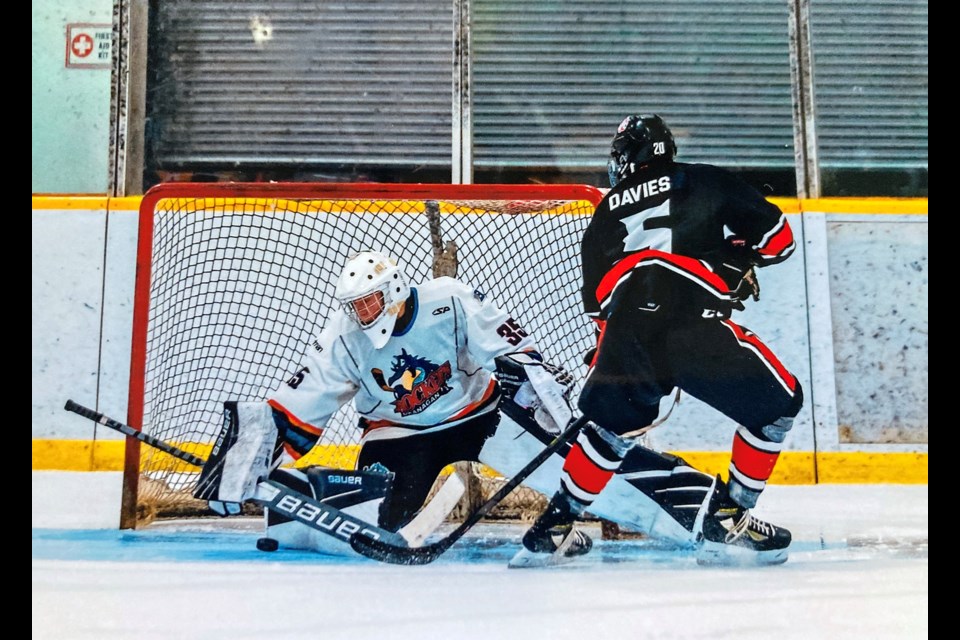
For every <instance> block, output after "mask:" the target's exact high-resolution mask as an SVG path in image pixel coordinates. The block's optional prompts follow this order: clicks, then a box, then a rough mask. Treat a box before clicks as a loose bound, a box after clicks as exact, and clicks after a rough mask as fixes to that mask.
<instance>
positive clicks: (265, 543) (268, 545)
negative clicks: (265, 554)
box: [257, 538, 280, 551]
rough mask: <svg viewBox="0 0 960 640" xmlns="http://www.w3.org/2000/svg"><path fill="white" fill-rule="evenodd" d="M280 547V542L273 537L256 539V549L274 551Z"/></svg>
mask: <svg viewBox="0 0 960 640" xmlns="http://www.w3.org/2000/svg"><path fill="white" fill-rule="evenodd" d="M279 548H280V543H279V542H277V541H276V540H274V539H273V538H259V539H258V540H257V549H260V551H276V550H277V549H279Z"/></svg>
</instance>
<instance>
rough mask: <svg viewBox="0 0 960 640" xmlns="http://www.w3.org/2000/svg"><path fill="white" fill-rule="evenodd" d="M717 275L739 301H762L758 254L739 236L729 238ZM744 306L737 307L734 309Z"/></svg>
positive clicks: (719, 260)
mask: <svg viewBox="0 0 960 640" xmlns="http://www.w3.org/2000/svg"><path fill="white" fill-rule="evenodd" d="M716 262H718V264H717V269H716V271H717V273H718V274H719V275H720V277H721V278H723V280H724V282H726V283H727V286H728V287H729V288H730V291H731V293H733V295H734V297H735V298H736V299H737V300H741V301H742V300H746V299H747V298H753V299H754V300H760V282H759V280H757V272H756V270H755V265H756V252H755V251H754V250H753V249H752V248H751V247H750V246H749V244H748V243H747V241H746V240H745V239H743V238H740V237H739V236H731V237H729V238H727V246H726V248H725V249H724V251H723V255H722V257H721V258H719V259H718V260H716ZM742 306H743V305H735V307H734V308H738V307H740V308H741V310H742Z"/></svg>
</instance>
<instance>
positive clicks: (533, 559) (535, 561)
mask: <svg viewBox="0 0 960 640" xmlns="http://www.w3.org/2000/svg"><path fill="white" fill-rule="evenodd" d="M576 538H577V536H576V533H575V531H574V530H571V531H570V533H568V534H567V536H566V537H565V538H564V539H563V541H561V542H560V546H559V547H557V550H556V551H554V552H553V553H537V552H536V551H530V550H529V549H527V548H526V547H524V546H521V547H520V551H518V552H517V553H516V555H515V556H513V557H512V558H510V562H508V563H507V567H509V568H511V569H527V568H531V569H532V568H535V567H554V566H557V565H561V564H567V563H568V562H573V559H574V558H575V557H577V556H576V555H567V550H568V549H569V548H570V546H571V545H572V544H573V541H574V540H576ZM580 555H582V554H580Z"/></svg>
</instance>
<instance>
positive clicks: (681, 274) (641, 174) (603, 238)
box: [581, 163, 796, 320]
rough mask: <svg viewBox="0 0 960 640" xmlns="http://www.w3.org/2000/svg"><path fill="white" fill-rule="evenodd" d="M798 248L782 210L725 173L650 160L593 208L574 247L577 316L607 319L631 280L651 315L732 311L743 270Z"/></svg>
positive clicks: (718, 169) (784, 256)
mask: <svg viewBox="0 0 960 640" xmlns="http://www.w3.org/2000/svg"><path fill="white" fill-rule="evenodd" d="M795 248H796V244H795V242H794V239H793V232H792V230H791V229H790V225H789V224H788V223H787V220H786V217H785V216H784V215H783V212H782V211H781V210H780V208H779V207H777V206H776V205H775V204H773V203H771V202H769V201H768V200H766V199H765V198H764V197H763V195H762V194H760V193H759V192H758V191H756V190H755V189H754V188H753V187H751V186H750V185H748V184H747V183H746V182H744V181H743V180H742V179H741V178H739V177H738V176H736V175H735V174H733V173H732V172H730V171H728V170H726V169H723V168H721V167H716V166H712V165H706V164H687V163H667V164H653V165H650V166H647V167H644V168H643V169H641V170H639V171H637V172H635V173H633V174H632V175H630V176H628V177H627V178H625V179H624V180H622V181H621V182H620V183H619V184H617V186H616V187H614V188H613V189H611V190H610V191H609V193H607V195H606V196H605V197H604V199H603V200H602V201H601V202H600V203H599V204H598V205H597V208H596V211H595V212H594V215H593V218H592V219H591V221H590V224H589V225H588V227H587V229H586V231H585V233H584V235H583V239H582V242H581V259H582V264H583V287H582V295H583V305H584V311H585V312H586V313H587V314H588V315H589V316H591V317H592V318H594V319H596V320H604V319H605V318H606V316H607V315H608V314H609V312H610V311H611V309H610V304H611V301H612V300H614V293H616V291H617V289H618V287H619V286H621V285H622V284H623V283H625V282H627V281H628V280H629V281H630V282H631V287H633V286H639V287H642V291H643V292H644V295H643V299H644V300H646V304H647V305H648V306H649V308H650V309H651V310H658V309H664V310H665V311H668V312H670V313H681V314H682V313H688V312H689V313H697V315H700V314H701V313H702V311H703V310H704V309H707V310H709V309H721V310H723V309H726V310H729V309H730V308H731V307H733V306H735V305H737V304H738V303H739V300H738V299H737V298H736V296H735V295H734V294H733V292H732V291H731V289H735V288H736V287H737V285H738V284H739V282H740V279H741V277H742V273H743V271H745V270H746V269H747V268H749V266H750V265H751V264H754V265H756V266H760V267H763V266H766V265H770V264H776V263H778V262H782V261H783V260H786V259H787V258H788V257H789V256H790V255H791V254H792V253H793V251H794V249H795Z"/></svg>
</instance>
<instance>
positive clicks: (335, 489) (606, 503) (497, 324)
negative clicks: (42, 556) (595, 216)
mask: <svg viewBox="0 0 960 640" xmlns="http://www.w3.org/2000/svg"><path fill="white" fill-rule="evenodd" d="M336 297H337V300H338V301H339V303H340V309H338V310H337V311H336V312H335V313H333V314H331V317H330V319H329V321H328V322H327V323H326V326H324V327H323V329H322V330H321V332H320V333H319V336H318V337H317V339H316V340H315V341H314V342H313V344H312V346H311V347H310V348H309V351H308V353H306V354H305V356H304V359H303V362H302V363H301V366H300V368H299V370H298V371H297V372H296V373H295V374H293V375H292V376H291V377H290V378H289V379H288V380H286V381H285V382H283V383H281V384H279V385H278V387H277V388H276V390H275V391H274V392H273V393H271V394H270V395H269V396H268V397H267V398H266V399H265V400H264V401H257V402H235V401H227V402H225V405H224V424H223V429H222V433H221V435H220V437H219V439H218V440H217V442H216V443H215V446H214V448H213V451H212V453H211V456H210V458H209V459H208V461H207V463H206V465H205V466H204V468H203V471H202V473H201V475H200V479H199V481H198V484H197V488H196V490H195V492H194V495H195V496H196V497H197V498H200V499H203V500H206V501H207V503H208V505H209V506H210V508H211V509H212V510H213V511H215V512H216V513H218V514H220V515H223V516H228V515H236V514H239V513H240V510H241V509H240V505H241V503H243V502H244V501H246V500H248V499H250V498H251V497H253V496H254V494H255V492H256V491H257V490H258V484H259V483H260V482H261V481H262V480H264V479H269V480H271V481H274V482H278V483H282V484H283V485H284V486H287V487H290V488H292V489H294V490H295V491H297V492H299V493H300V494H306V495H307V496H309V497H311V498H313V499H315V500H316V501H318V502H321V503H323V504H324V505H329V506H330V507H334V508H335V509H336V510H337V511H338V512H339V513H342V514H344V516H343V518H344V519H346V518H348V517H349V518H353V519H357V520H358V521H361V522H367V523H369V524H370V525H371V526H372V527H376V528H378V530H382V531H386V532H390V533H393V534H397V535H399V536H401V537H402V539H403V540H404V541H405V542H406V544H409V545H410V546H416V545H419V544H421V543H422V542H423V541H424V540H425V539H426V538H427V537H428V536H429V535H430V534H431V533H432V532H433V531H434V530H435V529H436V527H437V526H439V525H440V524H441V523H442V522H443V520H444V519H445V518H446V516H447V515H448V514H449V512H450V511H451V510H452V508H453V507H454V506H455V505H456V504H457V502H458V500H459V498H460V496H461V494H462V492H463V485H462V483H461V482H460V481H459V479H458V478H457V476H456V475H455V474H453V475H450V476H449V478H448V479H447V481H446V483H445V484H444V485H443V488H442V489H441V490H440V491H439V492H438V493H436V494H435V495H434V497H433V498H432V499H431V500H430V501H429V502H427V497H428V495H429V493H430V490H431V488H432V487H433V485H434V483H435V481H436V479H437V478H438V476H439V475H440V474H441V471H442V470H443V469H444V467H446V466H447V465H450V464H453V463H456V462H464V461H473V462H480V463H483V464H485V465H487V466H489V467H491V468H492V469H495V470H496V471H497V472H499V473H501V474H503V475H505V476H507V477H510V476H513V475H514V474H515V473H516V471H517V470H519V469H521V468H522V467H524V465H526V463H527V462H529V461H530V460H531V458H533V457H534V456H535V455H536V454H537V453H538V452H539V451H541V450H542V449H543V447H544V446H545V444H547V443H549V442H550V441H551V440H552V439H553V438H554V436H556V435H557V434H558V433H559V432H560V430H561V429H563V428H564V427H566V426H567V425H568V424H569V423H570V422H571V420H572V418H573V416H572V412H571V407H570V403H569V396H570V391H571V389H572V385H573V378H572V376H570V374H569V373H568V372H567V371H566V370H564V369H563V368H562V367H558V366H554V365H551V364H550V363H549V362H547V361H546V360H545V359H544V357H543V356H542V354H541V351H540V348H539V347H538V345H537V342H536V340H535V338H534V337H533V336H531V335H530V334H529V332H528V331H527V330H525V329H524V327H523V326H522V325H521V324H520V323H519V322H518V321H517V320H516V319H515V318H513V317H512V316H511V315H510V313H509V312H508V311H506V310H503V309H501V308H499V307H498V306H497V305H496V303H495V302H494V301H492V300H490V299H488V297H487V296H486V295H484V293H483V292H481V291H479V290H477V289H474V288H472V287H470V286H468V285H467V284H465V283H462V282H460V281H458V280H456V279H453V278H448V277H440V278H435V279H433V280H429V281H426V282H423V283H420V284H410V283H409V282H408V280H407V278H406V276H405V275H404V272H403V270H402V269H401V267H400V266H399V265H398V264H397V261H396V260H395V259H394V258H392V257H390V256H388V255H384V254H382V253H378V252H373V251H365V252H361V253H359V254H356V255H354V256H352V257H351V258H350V259H349V260H348V261H347V262H346V264H345V265H344V268H343V271H342V274H341V275H340V277H339V279H338V282H337V285H336ZM350 402H352V403H353V407H354V408H355V409H356V412H357V414H358V415H359V424H358V428H359V429H361V430H362V436H361V441H360V451H359V455H358V459H357V463H356V468H355V469H354V470H339V469H323V468H318V467H310V468H307V469H294V468H289V465H286V464H284V462H286V461H290V460H297V459H299V458H301V457H302V456H303V455H305V454H307V453H308V452H309V451H310V450H311V449H312V448H313V447H314V446H315V445H316V444H317V442H318V441H319V439H320V437H321V435H322V433H323V429H324V427H325V426H326V424H327V422H328V421H329V420H330V419H331V417H332V416H333V415H334V414H335V413H336V412H337V411H338V410H339V409H340V408H341V407H342V406H344V405H345V404H347V403H350ZM588 428H589V427H588ZM567 451H569V447H567V448H565V449H562V450H560V451H558V452H557V454H556V455H554V456H553V457H552V458H551V459H548V461H547V462H545V463H544V464H543V465H542V466H541V467H540V468H539V469H538V470H537V471H535V472H534V473H533V474H531V475H530V476H529V477H528V478H527V479H526V481H525V483H524V484H526V485H527V486H529V487H531V488H533V489H535V490H537V491H539V492H541V493H544V494H545V495H551V494H552V493H554V492H555V491H556V489H557V488H558V486H559V479H560V475H561V467H562V465H563V462H564V458H565V456H566V453H567ZM719 482H720V480H719V479H716V478H714V477H712V476H710V475H707V474H705V473H702V472H700V471H697V470H696V469H693V468H692V467H690V466H689V465H688V464H686V463H685V462H684V461H683V460H682V459H680V458H678V457H675V456H671V455H669V454H661V453H656V452H654V451H651V450H649V449H646V448H643V447H641V446H639V445H634V446H632V447H631V448H630V450H629V451H628V452H627V454H626V458H625V461H624V463H623V464H622V465H621V467H620V469H619V472H618V473H617V475H616V476H615V478H614V479H613V480H612V481H611V483H610V484H609V485H608V487H607V489H606V490H605V491H604V493H603V494H602V496H601V497H600V498H599V499H597V500H596V502H594V504H593V506H592V508H591V512H592V513H593V514H594V515H596V516H598V517H601V518H603V519H606V520H610V521H612V522H615V523H617V524H619V525H621V526H624V527H626V528H629V529H631V530H635V531H639V532H641V533H645V534H648V535H650V536H653V537H656V538H658V539H661V540H664V541H669V542H672V543H675V544H677V545H680V546H684V547H693V546H694V545H695V544H696V543H697V538H698V535H697V533H698V527H699V526H700V524H701V522H702V519H703V514H704V512H705V510H706V505H707V503H708V502H709V500H710V497H711V495H712V494H713V492H714V491H715V490H718V489H719V488H718V487H717V486H716V485H717V483H719ZM425 502H426V504H425ZM337 517H338V516H332V517H331V518H330V519H329V521H326V520H325V521H324V522H323V526H314V527H308V526H306V525H304V524H303V523H301V522H299V521H297V520H295V519H293V518H290V517H288V516H287V515H285V514H284V513H282V512H281V511H280V510H277V509H273V510H269V509H268V510H267V516H266V528H267V530H266V536H265V539H266V540H268V541H271V546H270V547H269V548H275V547H284V548H294V549H311V550H316V551H320V552H324V553H333V554H353V553H354V552H353V551H352V549H351V548H350V546H349V544H348V543H347V540H348V536H344V535H342V534H343V531H342V530H341V529H342V528H341V527H339V526H338V521H337ZM558 534H559V536H560V537H561V538H563V537H565V536H568V535H576V536H578V538H577V540H578V544H577V545H576V547H575V549H576V551H575V553H576V554H582V553H587V552H588V551H589V550H590V548H591V546H592V542H591V540H590V539H589V537H587V536H586V535H585V534H584V533H582V532H579V531H573V530H571V531H565V532H558ZM273 541H275V542H273ZM558 546H559V545H558ZM563 548H564V549H569V548H570V545H569V544H568V545H565V546H564V547H563Z"/></svg>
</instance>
